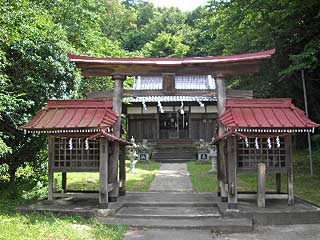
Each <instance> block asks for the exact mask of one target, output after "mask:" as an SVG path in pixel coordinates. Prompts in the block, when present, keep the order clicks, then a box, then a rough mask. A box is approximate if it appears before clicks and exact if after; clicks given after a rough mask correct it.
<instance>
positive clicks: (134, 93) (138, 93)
mask: <svg viewBox="0 0 320 240" xmlns="http://www.w3.org/2000/svg"><path fill="white" fill-rule="evenodd" d="M167 95H168V92H165V91H163V90H124V91H123V97H148V96H167ZM170 96H190V97H192V96H208V97H215V96H216V93H215V91H214V90H211V91H208V90H176V91H175V92H171V93H170ZM87 98H89V99H96V98H113V91H96V92H91V93H88V94H87Z"/></svg>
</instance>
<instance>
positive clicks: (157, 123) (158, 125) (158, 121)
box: [156, 112, 160, 141]
mask: <svg viewBox="0 0 320 240" xmlns="http://www.w3.org/2000/svg"><path fill="white" fill-rule="evenodd" d="M156 121H157V122H156V128H157V131H156V134H157V135H156V138H157V141H159V139H160V113H159V112H157V113H156Z"/></svg>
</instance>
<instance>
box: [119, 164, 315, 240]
mask: <svg viewBox="0 0 320 240" xmlns="http://www.w3.org/2000/svg"><path fill="white" fill-rule="evenodd" d="M192 191H193V188H192V183H191V179H190V176H189V172H188V169H187V164H186V163H162V164H161V167H160V170H159V171H158V173H157V175H156V177H155V178H154V180H153V182H152V183H151V186H150V189H149V192H172V193H171V194H174V195H176V194H175V193H174V192H186V193H185V194H188V193H187V192H189V194H190V192H192ZM150 194H151V193H150ZM154 194H157V193H154ZM159 194H161V193H159ZM168 194H169V193H168ZM177 194H178V193H177ZM180 194H183V193H180ZM162 195H165V194H164V193H163V194H161V196H158V197H159V199H161V197H162ZM200 196H201V195H199V196H198V197H200ZM163 197H164V196H163ZM177 198H178V199H177V201H180V202H181V199H180V198H179V194H178V195H177ZM157 199H158V198H157ZM159 199H158V201H159ZM145 210H148V209H147V208H146V209H145ZM165 210H167V209H165ZM148 211H150V210H148ZM176 211H181V212H185V210H176ZM139 212H141V209H140V210H139ZM172 213H173V214H174V215H175V214H177V213H175V212H174V211H173V212H172ZM165 214H167V212H165ZM159 223H160V222H159ZM157 224H158V223H157ZM164 239H168V240H169V239H170V240H171V239H174V240H179V239H181V240H193V239H197V240H256V239H257V240H269V239H278V240H289V239H290V240H300V239H304V240H317V239H320V224H305V225H289V226H258V227H256V228H255V230H254V231H253V232H247V233H234V234H219V233H213V232H211V231H209V230H200V229H170V228H163V229H152V228H151V229H135V228H131V229H130V230H129V231H128V232H127V233H126V235H125V237H124V240H164Z"/></svg>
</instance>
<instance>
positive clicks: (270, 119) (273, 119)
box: [220, 98, 320, 132]
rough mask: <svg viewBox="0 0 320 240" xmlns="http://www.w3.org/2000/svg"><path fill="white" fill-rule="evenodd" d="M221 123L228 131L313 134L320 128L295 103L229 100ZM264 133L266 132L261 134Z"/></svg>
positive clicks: (271, 100) (278, 100)
mask: <svg viewBox="0 0 320 240" xmlns="http://www.w3.org/2000/svg"><path fill="white" fill-rule="evenodd" d="M220 122H221V123H222V125H223V126H224V127H226V128H233V129H236V130H237V131H244V132H246V131H248V132H250V131H251V130H253V131H256V132H273V131H274V130H273V131H272V129H277V131H280V132H283V131H284V130H285V131H286V132H290V131H292V130H297V131H298V132H300V131H311V130H310V129H312V130H313V128H316V127H319V126H320V125H319V124H317V123H315V122H313V121H311V120H310V119H308V118H307V117H306V115H305V114H304V112H303V111H302V110H300V109H298V108H297V107H295V106H294V105H293V104H292V103H291V99H283V98H276V99H227V100H226V105H225V111H224V112H223V113H222V115H221V116H220ZM261 129H262V130H261Z"/></svg>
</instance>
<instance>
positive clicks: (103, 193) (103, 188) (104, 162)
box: [99, 138, 109, 208]
mask: <svg viewBox="0 0 320 240" xmlns="http://www.w3.org/2000/svg"><path fill="white" fill-rule="evenodd" d="M108 157H109V154H108V140H107V139H106V138H100V159H99V160H100V163H99V182H100V187H99V205H100V208H108Z"/></svg>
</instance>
